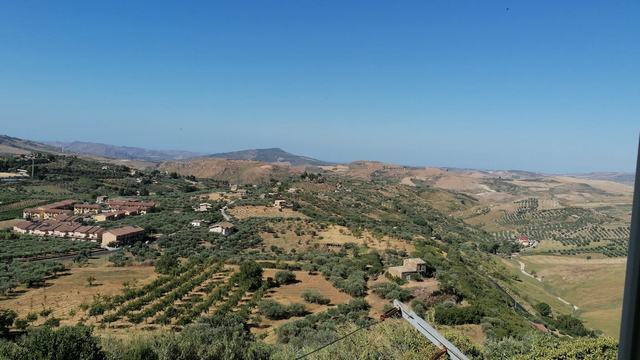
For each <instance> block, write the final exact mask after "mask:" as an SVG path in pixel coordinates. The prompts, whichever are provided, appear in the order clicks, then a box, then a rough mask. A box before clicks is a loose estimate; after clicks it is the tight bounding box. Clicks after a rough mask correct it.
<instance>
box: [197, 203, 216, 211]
mask: <svg viewBox="0 0 640 360" xmlns="http://www.w3.org/2000/svg"><path fill="white" fill-rule="evenodd" d="M212 207H213V205H211V204H209V203H202V204H198V205H197V206H194V207H193V210H194V211H197V212H206V211H209V210H211V208H212Z"/></svg>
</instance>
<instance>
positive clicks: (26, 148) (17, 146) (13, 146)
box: [0, 135, 59, 156]
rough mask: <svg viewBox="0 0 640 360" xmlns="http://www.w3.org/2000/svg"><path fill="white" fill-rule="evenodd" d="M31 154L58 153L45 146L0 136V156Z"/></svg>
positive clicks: (54, 149) (53, 148) (52, 148)
mask: <svg viewBox="0 0 640 360" xmlns="http://www.w3.org/2000/svg"><path fill="white" fill-rule="evenodd" d="M32 152H48V153H59V151H58V150H57V149H56V148H55V147H53V146H49V145H47V144H43V143H40V142H36V141H31V140H25V139H19V138H15V137H11V136H8V135H0V155H4V156H8V155H23V154H29V153H32Z"/></svg>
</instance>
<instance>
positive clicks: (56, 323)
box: [44, 317, 60, 327]
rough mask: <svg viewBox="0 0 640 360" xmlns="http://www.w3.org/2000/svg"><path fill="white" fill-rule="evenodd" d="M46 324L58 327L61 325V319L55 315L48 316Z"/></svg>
mask: <svg viewBox="0 0 640 360" xmlns="http://www.w3.org/2000/svg"><path fill="white" fill-rule="evenodd" d="M44 326H49V327H58V326H60V319H56V318H54V317H52V318H48V319H47V321H45V322H44Z"/></svg>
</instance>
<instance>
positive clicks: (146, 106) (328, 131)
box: [0, 0, 640, 172]
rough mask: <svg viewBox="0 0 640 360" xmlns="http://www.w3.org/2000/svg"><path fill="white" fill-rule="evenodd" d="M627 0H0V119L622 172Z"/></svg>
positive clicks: (70, 128) (46, 133)
mask: <svg viewBox="0 0 640 360" xmlns="http://www.w3.org/2000/svg"><path fill="white" fill-rule="evenodd" d="M639 131H640V2H639V1H637V0H634V1H604V0H603V1H588V0H582V1H564V0H563V1H558V0H549V1H540V0H536V1H489V0H482V1H477V0H476V1H451V0H442V1H430V0H429V1H425V0H420V1H392V0H388V1H375V0H363V1H347V0H336V1H327V0H322V1H321V0H313V1H310V0H291V1H285V0H277V1H267V0H263V1H239V0H234V1H226V2H222V1H202V2H197V1H174V2H165V1H157V0H156V1H115V0H114V1H86V0H82V1H75V2H69V1H62V0H58V1H31V0H19V1H2V2H0V133H5V134H8V135H12V136H17V137H23V138H30V139H36V140H62V141H71V140H83V141H95V142H104V143H110V144H116V145H130V146H140V147H147V148H155V149H183V150H194V151H199V152H221V151H231V150H239V149H245V148H262V147H282V148H284V149H285V150H288V151H290V152H294V153H299V154H304V155H308V156H313V157H317V158H320V159H324V160H331V161H351V160H358V159H371V160H381V161H389V162H396V163H401V164H406V165H435V166H452V167H473V168H489V169H525V170H536V171H547V172H578V171H580V172H585V171H632V170H633V169H634V166H635V154H636V149H637V141H638V135H639Z"/></svg>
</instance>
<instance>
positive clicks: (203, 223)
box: [191, 220, 209, 227]
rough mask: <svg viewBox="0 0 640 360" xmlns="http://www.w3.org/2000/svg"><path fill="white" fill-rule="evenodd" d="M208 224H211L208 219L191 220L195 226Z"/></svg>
mask: <svg viewBox="0 0 640 360" xmlns="http://www.w3.org/2000/svg"><path fill="white" fill-rule="evenodd" d="M208 224H209V221H207V220H193V221H192V222H191V226H193V227H201V226H204V225H208Z"/></svg>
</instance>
